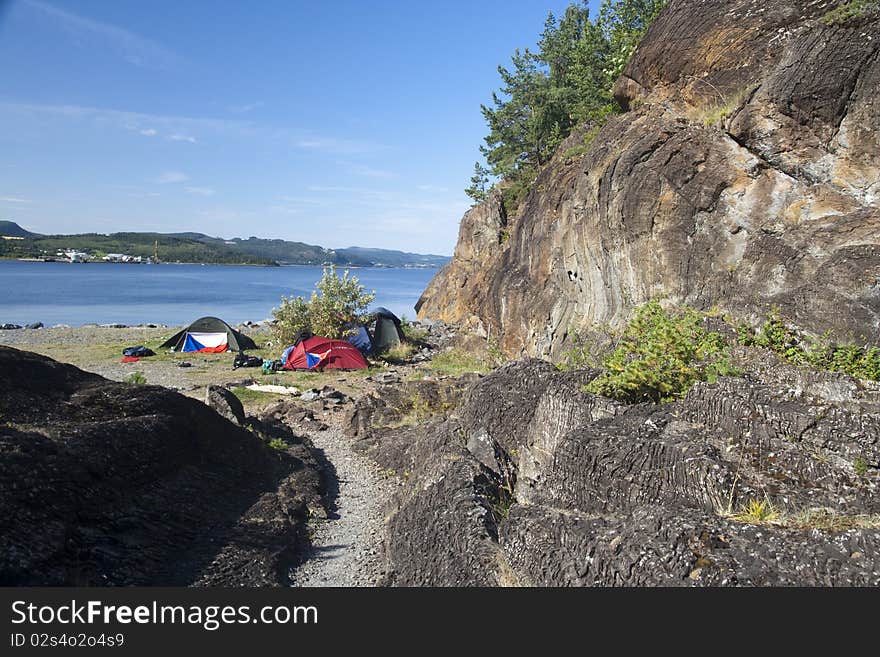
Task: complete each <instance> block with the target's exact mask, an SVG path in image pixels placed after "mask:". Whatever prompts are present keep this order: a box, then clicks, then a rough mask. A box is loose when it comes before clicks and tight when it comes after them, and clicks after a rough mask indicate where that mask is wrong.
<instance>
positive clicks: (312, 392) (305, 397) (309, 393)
mask: <svg viewBox="0 0 880 657" xmlns="http://www.w3.org/2000/svg"><path fill="white" fill-rule="evenodd" d="M320 396H321V391H320V390H318V389H317V388H311V389H309V390H306V391H305V392H304V393H303V394H301V395H300V396H299V398H300V399H301V400H302V401H305V402H310V401H315V400H316V399H318V397H320Z"/></svg>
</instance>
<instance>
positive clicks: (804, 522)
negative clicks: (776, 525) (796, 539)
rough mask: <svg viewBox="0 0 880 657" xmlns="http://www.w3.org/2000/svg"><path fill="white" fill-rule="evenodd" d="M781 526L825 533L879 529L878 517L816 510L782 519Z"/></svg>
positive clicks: (879, 521) (879, 518)
mask: <svg viewBox="0 0 880 657" xmlns="http://www.w3.org/2000/svg"><path fill="white" fill-rule="evenodd" d="M782 524H783V525H784V526H786V527H791V528H794V529H810V530H813V529H818V530H819V531H825V532H843V531H848V530H850V529H880V515H852V516H848V515H844V514H841V513H838V512H836V511H834V510H833V509H827V508H818V509H808V510H806V511H802V512H800V513H798V514H797V515H795V516H793V517H789V518H784V519H783V521H782Z"/></svg>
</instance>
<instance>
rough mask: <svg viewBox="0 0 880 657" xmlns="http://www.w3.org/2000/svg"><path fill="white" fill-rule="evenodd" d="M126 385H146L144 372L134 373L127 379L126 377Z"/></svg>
mask: <svg viewBox="0 0 880 657" xmlns="http://www.w3.org/2000/svg"><path fill="white" fill-rule="evenodd" d="M125 382H126V383H131V384H132V385H136V386H142V385H146V383H147V377H145V376H144V373H143V372H132V373H131V374H129V375H128V376H127V377H125Z"/></svg>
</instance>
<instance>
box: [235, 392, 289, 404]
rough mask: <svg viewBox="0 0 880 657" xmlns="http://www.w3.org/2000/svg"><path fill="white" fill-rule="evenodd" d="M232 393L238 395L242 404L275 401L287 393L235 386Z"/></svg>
mask: <svg viewBox="0 0 880 657" xmlns="http://www.w3.org/2000/svg"><path fill="white" fill-rule="evenodd" d="M232 394H233V395H235V396H236V397H238V400H239V401H240V402H241V403H242V404H258V403H263V402H268V401H275V400H276V399H279V398H281V397H283V396H285V395H281V394H279V393H277V392H263V391H262V390H249V389H248V388H233V389H232Z"/></svg>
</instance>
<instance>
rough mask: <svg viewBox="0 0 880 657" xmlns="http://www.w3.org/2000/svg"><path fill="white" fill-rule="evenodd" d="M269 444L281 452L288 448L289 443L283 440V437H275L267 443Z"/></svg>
mask: <svg viewBox="0 0 880 657" xmlns="http://www.w3.org/2000/svg"><path fill="white" fill-rule="evenodd" d="M267 445H269V447H271V448H272V449H277V450H278V451H280V452H283V451H284V450H286V449H287V443H286V442H284V441H283V440H281V438H273V439H272V440H270V441H269V442H268V443H267Z"/></svg>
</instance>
